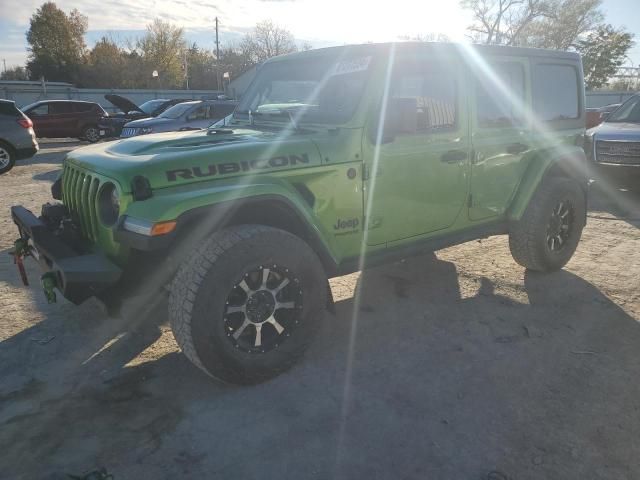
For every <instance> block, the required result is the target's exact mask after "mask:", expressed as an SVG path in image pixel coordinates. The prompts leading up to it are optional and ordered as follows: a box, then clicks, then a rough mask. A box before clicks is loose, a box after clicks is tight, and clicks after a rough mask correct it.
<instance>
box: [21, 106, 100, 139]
mask: <svg viewBox="0 0 640 480" xmlns="http://www.w3.org/2000/svg"><path fill="white" fill-rule="evenodd" d="M22 111H23V112H24V113H25V115H27V116H28V117H29V118H30V119H31V121H32V122H33V129H34V130H35V132H36V136H38V137H47V138H59V137H72V138H79V139H82V140H87V141H89V142H91V143H93V142H97V141H98V140H100V132H99V130H98V121H99V120H100V118H101V117H104V116H108V115H109V114H108V113H107V112H105V111H104V109H103V108H102V107H101V106H100V105H99V104H97V103H94V102H82V101H80V100H42V101H40V102H36V103H32V104H31V105H27V106H26V107H24V108H22Z"/></svg>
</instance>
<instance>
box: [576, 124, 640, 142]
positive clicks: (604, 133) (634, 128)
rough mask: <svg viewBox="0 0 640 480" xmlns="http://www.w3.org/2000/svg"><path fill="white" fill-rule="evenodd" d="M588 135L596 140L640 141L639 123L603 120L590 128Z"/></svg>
mask: <svg viewBox="0 0 640 480" xmlns="http://www.w3.org/2000/svg"><path fill="white" fill-rule="evenodd" d="M587 134H588V135H593V136H595V138H596V139H598V140H629V141H635V142H638V141H640V124H638V123H626V122H620V123H618V122H604V123H601V124H600V125H598V126H597V127H594V128H592V129H590V130H589V131H588V132H587Z"/></svg>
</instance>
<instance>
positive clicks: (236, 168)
mask: <svg viewBox="0 0 640 480" xmlns="http://www.w3.org/2000/svg"><path fill="white" fill-rule="evenodd" d="M302 163H309V155H308V154H306V153H302V154H300V155H281V156H278V157H273V158H268V159H262V160H242V161H240V162H225V163H218V164H211V165H206V166H202V167H200V166H199V167H191V168H177V169H175V170H167V171H166V172H165V173H166V175H167V180H168V181H169V182H175V181H177V180H189V179H193V178H201V177H213V176H215V175H227V174H229V173H239V172H250V171H252V170H264V169H270V168H279V167H286V166H289V165H298V164H302Z"/></svg>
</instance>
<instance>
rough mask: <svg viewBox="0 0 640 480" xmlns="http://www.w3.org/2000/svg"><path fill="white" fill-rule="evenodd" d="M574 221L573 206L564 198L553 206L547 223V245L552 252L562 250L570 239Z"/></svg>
mask: <svg viewBox="0 0 640 480" xmlns="http://www.w3.org/2000/svg"><path fill="white" fill-rule="evenodd" d="M573 222H574V214H573V207H572V205H571V203H570V202H569V201H567V200H562V201H560V202H558V203H557V204H556V206H555V207H553V211H552V213H551V217H550V218H549V223H548V224H547V247H549V250H550V251H552V252H559V251H561V250H562V249H563V248H564V247H565V245H567V243H568V241H569V237H570V235H571V231H572V225H573Z"/></svg>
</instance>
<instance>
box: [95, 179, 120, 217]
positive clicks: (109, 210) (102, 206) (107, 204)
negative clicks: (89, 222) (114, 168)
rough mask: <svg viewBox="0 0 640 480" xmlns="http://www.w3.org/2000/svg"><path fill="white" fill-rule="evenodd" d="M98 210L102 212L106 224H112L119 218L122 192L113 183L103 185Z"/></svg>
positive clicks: (101, 215)
mask: <svg viewBox="0 0 640 480" xmlns="http://www.w3.org/2000/svg"><path fill="white" fill-rule="evenodd" d="M98 210H99V212H100V220H101V221H102V223H104V224H105V225H108V226H111V225H113V224H114V223H116V221H117V220H118V216H119V215H120V194H119V193H118V189H117V188H116V186H115V185H114V184H113V183H111V182H108V183H105V184H104V185H103V186H102V189H101V190H100V195H99V196H98Z"/></svg>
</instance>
